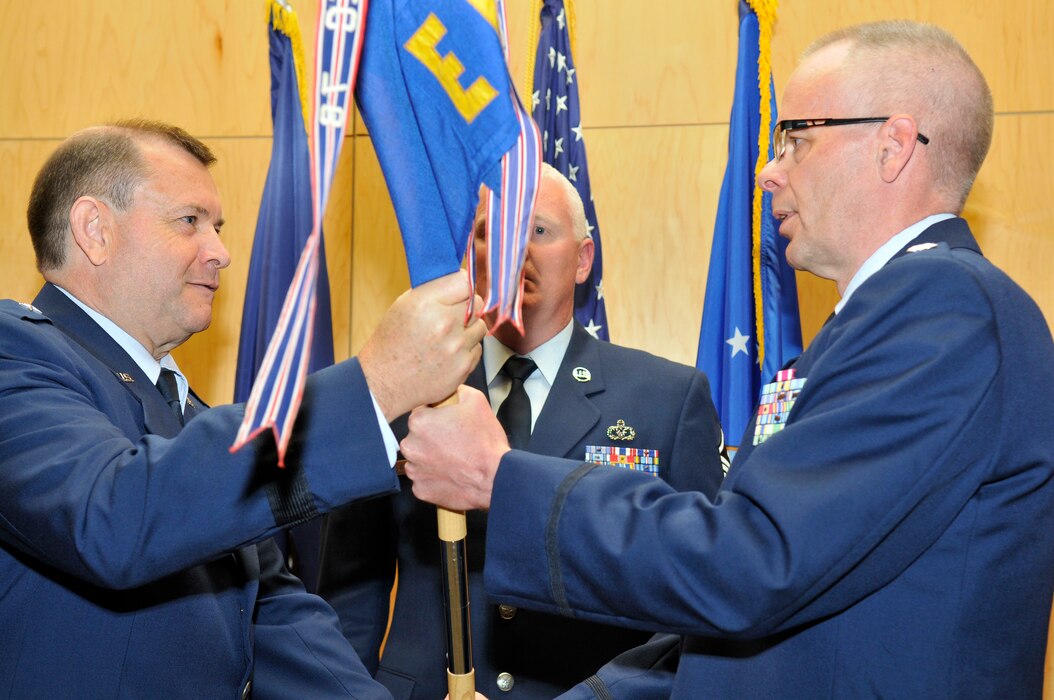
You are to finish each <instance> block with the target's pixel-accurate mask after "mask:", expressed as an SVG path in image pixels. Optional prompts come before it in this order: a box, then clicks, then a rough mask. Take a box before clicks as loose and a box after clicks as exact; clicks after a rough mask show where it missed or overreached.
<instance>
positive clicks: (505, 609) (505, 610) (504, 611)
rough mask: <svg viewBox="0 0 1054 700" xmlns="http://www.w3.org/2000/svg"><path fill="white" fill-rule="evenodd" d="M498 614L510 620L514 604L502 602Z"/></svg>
mask: <svg viewBox="0 0 1054 700" xmlns="http://www.w3.org/2000/svg"><path fill="white" fill-rule="evenodd" d="M498 614H499V615H501V619H503V620H511V619H512V618H514V617H516V606H515V605H505V604H504V603H502V604H501V605H499V606H498ZM510 678H511V676H510Z"/></svg>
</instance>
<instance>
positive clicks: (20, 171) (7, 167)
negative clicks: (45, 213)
mask: <svg viewBox="0 0 1054 700" xmlns="http://www.w3.org/2000/svg"><path fill="white" fill-rule="evenodd" d="M0 111H2V110H0ZM58 144H59V141H58V140H54V141H53V140H48V139H45V140H39V141H10V140H0V182H3V183H4V186H3V187H0V298H11V299H15V300H17V301H24V302H28V301H32V300H33V297H35V296H36V295H37V291H38V290H39V289H40V285H41V284H42V283H43V281H44V280H43V279H42V278H41V277H40V275H39V274H37V271H36V258H35V256H34V255H33V244H32V243H31V242H30V240H29V229H27V228H26V205H27V204H28V203H29V192H30V190H31V189H32V187H33V179H34V178H35V177H36V174H37V170H39V169H40V166H41V165H42V164H43V163H44V161H45V160H46V159H47V157H48V156H49V155H50V154H51V151H52V150H54V148H55V147H56V146H57V145H58Z"/></svg>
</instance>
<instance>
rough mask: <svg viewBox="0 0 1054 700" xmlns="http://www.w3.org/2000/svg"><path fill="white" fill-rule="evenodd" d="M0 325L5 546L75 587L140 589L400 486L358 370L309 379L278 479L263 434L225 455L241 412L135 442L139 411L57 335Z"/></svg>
mask: <svg viewBox="0 0 1054 700" xmlns="http://www.w3.org/2000/svg"><path fill="white" fill-rule="evenodd" d="M0 324H2V325H0V539H2V541H3V542H4V544H5V545H7V546H10V547H12V548H14V549H16V550H19V551H20V552H22V553H23V554H24V555H26V556H28V557H30V558H32V559H35V560H39V561H43V562H45V563H47V564H48V565H50V566H53V567H55V568H57V569H60V570H62V571H64V572H67V573H69V574H72V575H73V576H75V577H77V578H79V579H82V580H85V581H88V582H90V583H92V584H95V585H99V586H102V587H105V588H118V589H120V588H130V587H134V586H138V585H142V584H144V583H147V582H150V581H153V580H156V579H159V578H162V577H164V576H166V575H168V574H171V573H174V572H176V571H180V570H182V569H185V568H187V567H189V566H193V565H196V564H198V563H201V562H203V561H207V560H209V559H211V558H214V557H215V556H216V555H217V554H220V553H223V552H229V551H233V550H235V549H237V548H239V547H243V546H245V545H247V544H250V543H252V542H257V541H260V540H262V539H264V538H267V537H270V536H272V535H274V534H275V533H276V532H277V531H278V530H279V529H280V528H282V527H285V526H288V525H293V524H296V523H298V522H303V521H304V520H307V519H309V518H311V517H314V516H316V515H318V514H319V513H322V512H328V511H329V510H332V509H333V508H334V507H336V506H338V505H341V504H343V503H346V502H348V501H351V500H353V499H355V498H361V497H366V496H370V495H374V494H380V493H387V492H392V491H394V490H395V489H396V488H397V481H396V476H395V475H394V473H393V472H392V470H391V468H390V467H389V465H388V460H387V456H386V454H385V450H384V445H383V441H382V439H381V436H380V432H379V430H378V427H377V422H376V419H375V414H374V410H373V406H372V399H371V398H370V396H369V392H368V390H367V387H366V382H365V379H364V377H363V375H362V371H361V369H360V368H359V366H358V363H357V362H356V361H354V360H352V361H348V362H345V363H341V364H339V365H335V366H333V367H330V368H327V369H325V370H322V371H321V372H318V373H316V374H315V375H314V376H312V377H310V378H309V379H308V382H307V386H306V388H305V391H304V399H303V403H302V407H301V410H300V415H299V417H298V419H297V424H296V427H295V429H294V435H293V442H292V443H291V445H290V449H289V452H288V456H287V461H288V462H289V464H290V467H289V468H287V469H285V470H282V469H279V468H278V467H277V465H276V459H275V450H274V441H273V439H272V438H271V437H270V435H266V434H265V435H262V436H259V437H258V438H256V439H255V440H254V441H252V442H251V443H249V444H248V445H246V446H245V447H243V448H242V449H241V450H240V451H238V452H236V453H234V454H232V453H231V452H230V451H229V449H228V448H229V447H230V445H231V444H232V443H233V442H234V436H235V434H236V431H237V429H238V425H239V424H240V422H241V419H242V414H243V408H242V406H240V405H235V406H223V407H219V408H213V409H209V410H207V411H204V412H202V413H200V414H198V415H197V416H196V417H194V418H193V419H192V420H190V421H189V422H188V423H187V425H186V427H185V428H184V429H183V430H182V432H181V433H180V434H179V436H178V437H176V438H175V439H163V438H160V437H157V436H154V435H146V436H142V435H141V432H142V430H143V428H142V424H141V422H140V423H139V424H137V423H136V410H139V411H140V413H139V419H138V420H139V421H141V420H142V418H141V409H139V408H138V406H139V405H138V403H137V402H136V399H135V398H134V397H133V396H132V395H131V393H130V392H128V391H126V390H125V389H124V388H122V387H121V386H120V385H119V384H117V385H114V382H115V380H114V379H113V377H112V376H108V375H109V373H108V372H105V373H102V372H100V370H101V369H102V366H101V365H99V366H98V367H93V366H92V365H91V364H90V362H89V361H88V359H87V358H86V357H84V356H82V355H81V354H79V353H78V352H77V351H75V350H74V349H73V348H72V346H71V344H70V343H69V342H67V341H66V340H65V336H62V335H61V333H60V332H59V331H58V330H57V329H55V328H54V327H52V326H51V325H50V324H49V323H46V322H35V323H33V322H28V321H25V320H21V319H13V318H12V317H11V316H10V315H9V314H0Z"/></svg>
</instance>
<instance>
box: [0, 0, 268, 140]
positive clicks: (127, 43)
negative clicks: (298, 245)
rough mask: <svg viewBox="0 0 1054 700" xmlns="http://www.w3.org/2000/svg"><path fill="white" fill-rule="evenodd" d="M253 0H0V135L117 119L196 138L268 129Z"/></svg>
mask: <svg viewBox="0 0 1054 700" xmlns="http://www.w3.org/2000/svg"><path fill="white" fill-rule="evenodd" d="M264 7H265V5H264V3H262V2H243V1H239V2H223V3H220V2H212V1H211V0H196V1H187V0H150V2H141V1H140V0H106V1H104V2H75V1H74V0H38V1H36V2H5V3H0V84H2V85H3V86H4V91H5V98H4V108H3V109H2V110H0V135H2V136H3V137H4V138H31V137H32V138H41V137H50V138H56V137H57V138H62V137H65V136H66V135H68V134H70V133H72V132H73V131H75V130H77V129H79V128H82V127H84V126H89V125H92V124H98V123H101V122H106V121H111V120H114V119H119V118H123V117H129V116H145V117H151V118H157V119H162V120H164V121H168V122H172V123H174V124H179V125H180V126H182V127H184V128H185V129H187V130H188V131H190V132H191V133H194V134H196V135H203V136H204V135H230V134H241V135H244V134H253V135H261V134H270V133H271V119H270V113H269V107H268V93H267V89H268V87H267V86H268V85H269V80H270V79H269V77H268V70H269V69H268V64H267V59H266V56H267V34H266V31H265V29H264V12H265V10H264Z"/></svg>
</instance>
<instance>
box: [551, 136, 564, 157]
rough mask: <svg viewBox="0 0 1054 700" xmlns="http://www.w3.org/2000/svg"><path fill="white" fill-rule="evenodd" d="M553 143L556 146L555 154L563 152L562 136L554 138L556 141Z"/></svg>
mask: <svg viewBox="0 0 1054 700" xmlns="http://www.w3.org/2000/svg"><path fill="white" fill-rule="evenodd" d="M553 145H554V146H556V155H557V156H558V155H560V154H561V153H563V152H564V140H563V139H562V138H559V139H556V143H554V144H553ZM554 157H555V156H554Z"/></svg>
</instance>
